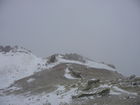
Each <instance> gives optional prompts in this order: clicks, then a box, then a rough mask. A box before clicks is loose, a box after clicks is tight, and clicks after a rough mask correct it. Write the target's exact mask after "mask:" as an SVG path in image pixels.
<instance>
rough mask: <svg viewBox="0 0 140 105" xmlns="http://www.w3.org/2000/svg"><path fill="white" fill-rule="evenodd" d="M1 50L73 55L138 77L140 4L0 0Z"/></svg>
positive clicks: (129, 0) (132, 0) (91, 0)
mask: <svg viewBox="0 0 140 105" xmlns="http://www.w3.org/2000/svg"><path fill="white" fill-rule="evenodd" d="M0 44H1V45H19V46H23V47H25V48H27V49H30V50H32V52H33V53H35V54H36V55H37V56H41V57H45V56H49V55H51V54H54V53H69V52H75V53H79V54H81V55H83V56H86V57H89V58H91V59H93V60H97V61H104V62H107V63H111V64H114V65H116V67H117V68H118V71H119V72H121V73H123V74H124V75H130V74H136V75H138V76H140V0H0Z"/></svg>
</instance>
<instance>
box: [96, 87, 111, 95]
mask: <svg viewBox="0 0 140 105" xmlns="http://www.w3.org/2000/svg"><path fill="white" fill-rule="evenodd" d="M109 93H110V88H104V89H101V91H99V92H98V93H97V94H98V95H100V96H107V95H109Z"/></svg>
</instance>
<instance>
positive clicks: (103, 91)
mask: <svg viewBox="0 0 140 105" xmlns="http://www.w3.org/2000/svg"><path fill="white" fill-rule="evenodd" d="M109 93H110V88H101V89H99V90H98V91H96V92H81V93H79V94H78V95H75V96H72V99H75V98H82V97H90V96H94V97H95V96H108V95H109Z"/></svg>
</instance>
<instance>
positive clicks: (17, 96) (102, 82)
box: [0, 46, 140, 105]
mask: <svg viewBox="0 0 140 105" xmlns="http://www.w3.org/2000/svg"><path fill="white" fill-rule="evenodd" d="M0 64H1V65H0V77H1V78H0V84H1V85H0V105H139V104H140V101H139V99H140V95H139V92H140V78H139V77H135V76H134V75H133V76H131V77H129V78H126V77H124V76H123V75H121V74H120V73H118V72H117V71H116V69H115V66H113V65H110V64H106V63H98V62H95V61H93V60H90V59H87V58H85V57H82V56H80V55H78V54H54V55H52V56H49V57H47V58H39V57H37V56H35V55H33V54H32V53H31V51H29V50H26V49H24V48H21V47H10V46H9V47H7V46H6V47H3V46H0Z"/></svg>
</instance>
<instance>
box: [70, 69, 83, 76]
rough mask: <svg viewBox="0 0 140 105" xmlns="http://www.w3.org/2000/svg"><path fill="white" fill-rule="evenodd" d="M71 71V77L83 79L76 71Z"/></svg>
mask: <svg viewBox="0 0 140 105" xmlns="http://www.w3.org/2000/svg"><path fill="white" fill-rule="evenodd" d="M69 70H70V73H71V75H72V76H73V77H75V78H82V76H81V73H80V72H78V71H74V70H72V69H69Z"/></svg>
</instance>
